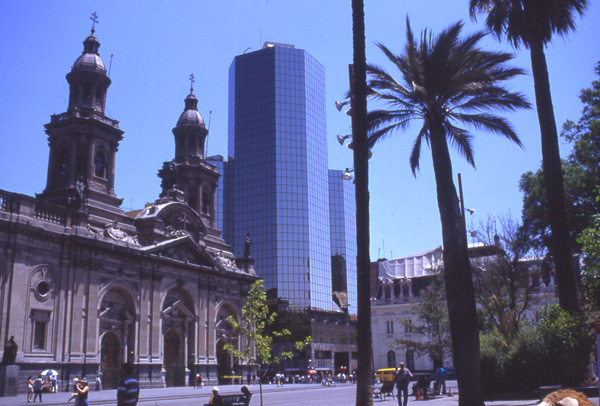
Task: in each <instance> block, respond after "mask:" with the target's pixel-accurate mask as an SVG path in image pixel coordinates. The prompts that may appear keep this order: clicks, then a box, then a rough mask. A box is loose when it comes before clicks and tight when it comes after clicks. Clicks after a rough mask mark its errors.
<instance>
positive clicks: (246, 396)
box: [234, 385, 252, 405]
mask: <svg viewBox="0 0 600 406" xmlns="http://www.w3.org/2000/svg"><path fill="white" fill-rule="evenodd" d="M251 398H252V392H250V389H248V387H247V386H246V385H244V386H242V396H241V397H240V402H236V403H234V405H249V404H250V399H251Z"/></svg>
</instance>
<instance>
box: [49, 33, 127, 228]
mask: <svg viewBox="0 0 600 406" xmlns="http://www.w3.org/2000/svg"><path fill="white" fill-rule="evenodd" d="M98 48H100V43H99V42H98V39H97V38H96V37H95V36H94V30H93V29H92V34H91V35H90V36H89V37H87V38H86V39H85V41H84V42H83V53H82V54H81V56H79V58H77V60H76V61H75V63H74V64H73V67H72V68H71V72H69V73H68V74H67V82H69V87H70V92H69V107H68V109H67V112H66V113H62V114H57V115H53V116H52V117H51V121H50V123H48V124H46V125H45V127H46V133H47V134H48V144H49V145H50V159H49V161H48V180H47V184H46V189H45V190H44V193H42V194H41V195H39V197H40V198H41V199H44V200H47V201H50V202H53V203H57V204H60V205H64V206H70V207H76V208H79V209H80V210H85V211H88V209H89V212H90V213H91V214H96V215H99V216H101V217H104V216H105V215H106V214H109V216H108V217H111V216H110V213H111V212H112V213H122V212H123V211H122V210H121V209H120V208H119V206H120V205H121V203H122V199H118V198H117V197H116V195H115V191H114V185H115V156H116V153H117V149H118V147H119V141H121V140H122V139H123V137H122V135H123V131H121V130H120V129H119V122H118V121H117V120H113V119H111V118H108V117H107V116H106V115H105V114H104V109H105V103H106V92H107V90H108V87H109V86H110V83H111V81H110V78H109V77H108V75H107V73H106V68H105V66H104V62H102V59H100V55H99V53H98Z"/></svg>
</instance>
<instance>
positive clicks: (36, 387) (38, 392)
mask: <svg viewBox="0 0 600 406" xmlns="http://www.w3.org/2000/svg"><path fill="white" fill-rule="evenodd" d="M43 387H44V380H43V378H42V375H41V374H40V375H39V376H38V377H37V378H35V381H33V403H35V400H36V399H37V398H38V397H39V399H40V402H41V401H42V388H43Z"/></svg>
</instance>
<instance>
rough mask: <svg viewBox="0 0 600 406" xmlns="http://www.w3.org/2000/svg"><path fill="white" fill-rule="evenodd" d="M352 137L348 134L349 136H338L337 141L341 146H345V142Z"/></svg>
mask: <svg viewBox="0 0 600 406" xmlns="http://www.w3.org/2000/svg"><path fill="white" fill-rule="evenodd" d="M350 137H352V136H351V135H350V134H348V135H338V136H337V140H338V142H339V143H340V145H344V141H346V140H347V139H348V138H350Z"/></svg>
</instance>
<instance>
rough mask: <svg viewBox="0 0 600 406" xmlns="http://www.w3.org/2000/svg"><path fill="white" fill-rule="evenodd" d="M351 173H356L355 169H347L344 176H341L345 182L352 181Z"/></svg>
mask: <svg viewBox="0 0 600 406" xmlns="http://www.w3.org/2000/svg"><path fill="white" fill-rule="evenodd" d="M350 172H354V169H349V168H346V170H345V171H344V173H342V176H340V178H342V179H344V180H352V175H350Z"/></svg>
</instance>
